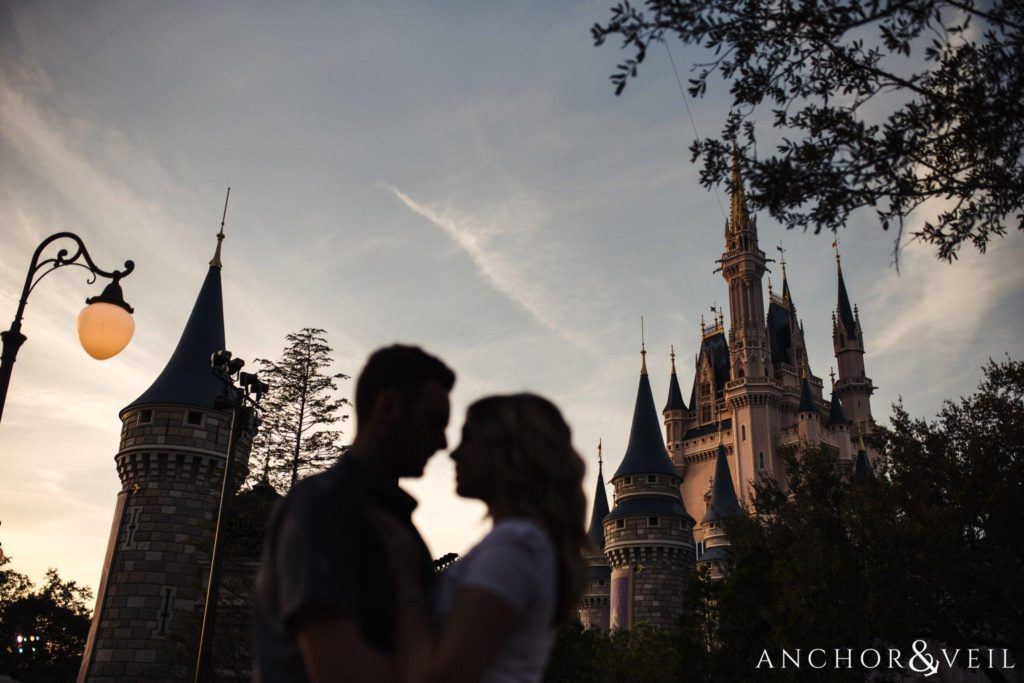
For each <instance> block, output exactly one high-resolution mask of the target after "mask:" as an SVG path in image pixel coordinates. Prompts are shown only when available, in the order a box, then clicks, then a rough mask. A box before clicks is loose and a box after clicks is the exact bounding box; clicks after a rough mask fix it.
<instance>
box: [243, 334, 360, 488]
mask: <svg viewBox="0 0 1024 683" xmlns="http://www.w3.org/2000/svg"><path fill="white" fill-rule="evenodd" d="M285 341H286V342H287V346H285V348H284V351H283V352H282V353H281V358H280V359H278V360H276V361H270V360H265V359H257V361H256V362H257V364H258V365H259V374H260V377H261V378H262V379H263V380H264V381H266V382H267V383H268V384H269V385H270V393H268V394H267V396H266V397H265V398H264V399H263V401H262V403H261V406H262V408H263V413H262V424H261V425H260V429H259V432H258V434H257V435H256V438H255V439H254V441H253V448H252V457H251V458H250V461H251V462H252V463H253V467H252V468H251V475H250V484H255V483H257V482H259V481H266V482H269V483H270V484H271V485H273V486H274V487H275V488H276V489H277V490H278V491H287V490H288V489H290V488H291V487H292V486H293V485H294V484H295V482H296V481H297V480H298V479H299V477H301V476H303V475H306V474H310V473H312V472H317V471H319V470H322V469H324V468H325V467H328V466H329V465H331V464H333V463H334V462H335V461H337V459H338V457H340V455H341V454H342V452H343V451H344V447H343V446H342V445H341V444H339V443H338V441H339V439H340V438H341V431H340V430H338V429H331V428H330V427H332V426H334V425H337V424H338V423H341V422H345V421H347V420H348V415H347V414H343V413H341V411H342V409H343V408H345V407H346V406H349V405H351V403H349V400H348V399H347V398H337V397H336V396H335V392H337V390H338V386H337V380H339V379H349V376H348V375H344V374H341V373H333V374H332V373H330V372H328V370H327V368H328V367H329V366H330V365H331V363H332V360H331V347H330V346H329V345H328V344H327V333H326V332H325V331H324V330H321V329H318V328H312V327H306V328H303V329H302V330H300V331H298V332H294V333H292V334H289V335H288V336H287V337H285Z"/></svg>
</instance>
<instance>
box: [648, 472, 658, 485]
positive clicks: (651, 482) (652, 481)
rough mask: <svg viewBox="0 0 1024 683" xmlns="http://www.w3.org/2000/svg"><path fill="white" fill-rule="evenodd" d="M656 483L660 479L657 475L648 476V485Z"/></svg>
mask: <svg viewBox="0 0 1024 683" xmlns="http://www.w3.org/2000/svg"><path fill="white" fill-rule="evenodd" d="M656 481H658V477H657V476H656V475H653V474H648V475H647V483H648V484H653V483H654V482H656Z"/></svg>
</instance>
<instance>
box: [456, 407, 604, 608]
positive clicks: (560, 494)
mask: <svg viewBox="0 0 1024 683" xmlns="http://www.w3.org/2000/svg"><path fill="white" fill-rule="evenodd" d="M452 459H453V460H454V461H455V466H456V482H457V483H456V490H457V491H458V493H459V495H461V496H466V497H469V498H479V499H481V500H483V501H484V502H485V503H487V505H488V507H489V508H490V510H491V513H492V514H494V515H501V516H517V517H529V518H531V519H535V520H536V521H538V522H540V523H541V524H542V525H543V526H544V528H545V529H547V531H548V533H549V534H550V535H551V538H552V540H553V541H554V543H555V547H556V550H557V553H558V560H559V591H558V596H559V597H558V605H557V614H558V616H559V618H565V617H567V616H569V615H570V614H571V612H572V610H573V609H574V608H575V604H576V600H577V599H578V597H579V593H578V592H579V589H580V588H581V586H582V578H583V560H582V555H581V551H582V549H583V546H584V544H585V534H586V531H585V529H584V516H585V514H586V499H585V498H584V495H583V473H584V465H583V460H582V459H581V458H580V456H579V455H578V454H577V453H576V451H575V449H573V447H572V431H571V430H570V429H569V425H567V424H566V422H565V419H564V418H563V417H562V413H561V412H560V411H559V410H558V408H556V407H555V406H554V404H553V403H551V402H550V401H548V400H547V399H545V398H541V397H540V396H536V395H534V394H513V395H509V396H490V397H487V398H484V399H481V400H479V401H477V402H476V403H474V404H473V405H471V406H470V407H469V410H468V412H467V414H466V422H465V425H464V426H463V429H462V441H461V443H460V444H459V447H458V448H456V449H455V450H454V451H452Z"/></svg>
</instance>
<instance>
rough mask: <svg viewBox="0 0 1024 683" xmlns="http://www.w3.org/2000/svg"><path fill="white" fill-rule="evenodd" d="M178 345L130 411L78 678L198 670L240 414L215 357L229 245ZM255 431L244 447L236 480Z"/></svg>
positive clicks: (125, 413)
mask: <svg viewBox="0 0 1024 683" xmlns="http://www.w3.org/2000/svg"><path fill="white" fill-rule="evenodd" d="M223 239H224V233H223V226H222V229H221V232H220V234H218V236H217V249H216V252H215V254H214V257H213V260H211V261H210V268H209V270H208V271H207V273H206V279H205V280H204V281H203V285H202V287H201V289H200V290H199V295H198V296H197V297H196V301H195V305H194V306H193V308H192V313H191V315H190V316H189V318H188V322H187V323H186V324H185V329H184V331H183V332H182V334H181V339H180V340H179V341H178V345H177V347H176V348H175V349H174V353H172V354H171V358H170V360H169V361H168V362H167V365H166V366H165V367H164V369H163V372H161V373H160V375H159V376H158V377H157V378H156V380H155V381H154V382H153V384H152V386H150V387H149V389H147V390H146V391H145V392H143V394H142V395H141V396H139V397H138V398H137V399H135V400H134V401H132V402H131V403H129V404H128V405H127V406H126V407H125V408H124V409H123V410H122V411H121V413H120V418H121V422H122V428H121V444H120V448H119V449H118V452H117V455H116V456H115V462H116V464H117V472H118V475H119V476H120V479H121V484H122V487H121V491H120V492H119V493H118V494H117V501H116V504H115V508H114V520H113V525H112V527H111V531H110V540H109V542H108V545H107V553H106V557H105V560H104V563H103V573H102V575H101V577H100V584H99V590H98V591H97V596H96V610H95V612H94V614H93V619H92V626H91V628H90V630H89V637H88V641H87V643H86V649H85V653H84V656H83V658H82V665H81V669H80V671H79V676H78V680H79V681H80V682H81V681H97V682H98V681H126V680H146V681H181V680H186V679H190V678H191V676H192V675H193V669H194V665H195V657H196V650H197V645H198V640H199V627H200V621H201V618H202V612H203V601H204V595H205V591H206V581H207V575H208V569H209V561H210V550H211V546H212V543H213V529H214V523H215V516H216V514H217V504H218V500H219V497H220V486H221V480H222V475H223V472H224V462H225V457H226V455H227V445H228V432H229V429H230V422H231V415H230V412H229V411H227V410H221V409H218V408H217V407H216V403H217V399H218V397H219V396H220V394H221V392H222V390H223V385H222V384H221V382H220V381H219V380H217V379H216V378H215V377H214V375H213V374H212V372H211V369H210V356H211V354H212V353H214V352H215V351H218V350H220V349H223V348H224V312H223V301H222V295H221V261H220V252H221V242H222V240H223ZM249 446H250V436H249V435H246V436H244V437H243V439H242V441H241V442H240V443H239V444H238V450H237V451H236V455H237V458H238V459H237V461H236V462H238V463H239V469H238V470H237V471H236V472H235V473H234V478H235V480H236V482H235V483H236V485H237V484H240V483H241V481H242V479H243V478H244V476H245V473H246V463H247V461H248V455H249Z"/></svg>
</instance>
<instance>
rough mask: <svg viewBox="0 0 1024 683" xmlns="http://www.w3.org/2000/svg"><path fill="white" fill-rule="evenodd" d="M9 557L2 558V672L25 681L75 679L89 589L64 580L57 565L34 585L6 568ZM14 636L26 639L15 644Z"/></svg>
mask: <svg viewBox="0 0 1024 683" xmlns="http://www.w3.org/2000/svg"><path fill="white" fill-rule="evenodd" d="M10 559H11V558H9V557H3V558H0V672H2V673H6V674H9V675H11V676H14V677H15V678H17V679H20V680H26V681H41V682H42V681H71V680H74V679H75V676H76V675H77V673H78V666H79V663H80V662H81V659H82V653H83V651H84V650H85V640H86V638H87V637H88V635H89V621H90V617H91V615H92V610H91V609H90V607H89V603H90V602H91V601H92V599H93V594H92V590H90V589H89V588H88V587H87V586H79V585H78V584H77V583H76V582H74V581H64V580H63V579H61V578H60V575H59V574H58V572H57V570H56V569H50V570H48V571H47V572H46V582H45V583H44V584H43V585H42V586H40V587H39V588H38V589H36V587H35V586H34V585H33V583H32V581H30V580H29V578H28V577H27V576H25V575H24V574H20V573H18V572H16V571H14V570H13V569H10V568H8V567H7V566H6V565H8V564H9V563H10ZM18 636H22V638H23V639H26V640H23V642H22V643H19V642H18V640H17V638H18ZM30 636H35V637H36V638H37V639H38V640H27V639H28V638H29V637H30ZM19 649H20V651H19Z"/></svg>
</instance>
